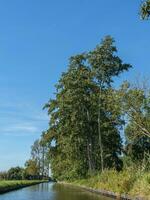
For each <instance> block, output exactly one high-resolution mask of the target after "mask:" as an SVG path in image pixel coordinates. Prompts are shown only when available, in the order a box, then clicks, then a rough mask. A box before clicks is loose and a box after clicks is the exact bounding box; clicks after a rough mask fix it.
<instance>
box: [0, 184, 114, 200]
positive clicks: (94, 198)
mask: <svg viewBox="0 0 150 200" xmlns="http://www.w3.org/2000/svg"><path fill="white" fill-rule="evenodd" d="M0 200H112V199H111V198H107V197H104V196H99V195H97V194H93V193H91V192H87V191H85V190H83V189H80V188H76V187H72V186H64V185H60V184H57V183H56V184H55V183H42V184H39V185H34V186H30V187H27V188H23V189H20V190H16V191H12V192H9V193H5V194H1V195H0Z"/></svg>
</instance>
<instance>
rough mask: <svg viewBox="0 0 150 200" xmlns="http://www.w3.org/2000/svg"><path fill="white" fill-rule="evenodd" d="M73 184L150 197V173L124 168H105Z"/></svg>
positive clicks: (117, 193)
mask: <svg viewBox="0 0 150 200" xmlns="http://www.w3.org/2000/svg"><path fill="white" fill-rule="evenodd" d="M73 184H75V185H78V186H86V187H89V188H93V189H99V190H106V191H111V192H114V193H115V194H116V195H117V196H119V195H121V194H124V195H130V196H132V197H141V198H144V199H146V200H149V199H150V173H148V172H142V171H138V170H137V171H136V170H131V169H130V170H129V169H128V170H123V171H121V172H117V171H115V170H105V171H104V172H103V173H101V174H99V175H97V176H93V177H90V178H88V179H83V180H76V181H74V182H73Z"/></svg>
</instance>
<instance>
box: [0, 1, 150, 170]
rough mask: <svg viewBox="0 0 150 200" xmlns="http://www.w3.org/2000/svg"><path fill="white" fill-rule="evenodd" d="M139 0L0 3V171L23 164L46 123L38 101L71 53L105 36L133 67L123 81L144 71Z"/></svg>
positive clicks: (149, 49)
mask: <svg viewBox="0 0 150 200" xmlns="http://www.w3.org/2000/svg"><path fill="white" fill-rule="evenodd" d="M140 2H141V1H140V0H136V1H134V0H125V1H120V0H108V1H106V0H63V1H61V0H43V1H42V0H13V1H12V0H1V1H0V94H1V95H0V170H7V169H8V168H9V167H11V166H17V165H21V166H23V164H24V162H25V160H26V159H28V158H29V155H30V146H31V144H32V143H33V141H34V140H35V139H37V138H38V137H39V136H40V134H41V132H42V131H43V130H46V128H47V126H48V117H47V114H46V111H43V110H42V107H43V105H44V103H46V102H47V101H48V100H49V98H50V97H53V93H54V91H55V90H54V84H56V82H57V80H58V78H59V76H60V74H61V73H62V72H63V71H65V70H66V68H67V63H68V58H69V57H70V56H71V55H74V54H77V53H80V52H83V51H88V50H90V49H92V48H94V47H95V45H96V44H98V43H99V42H100V41H101V39H102V38H103V37H104V36H105V35H112V36H113V37H114V38H115V40H116V45H117V47H118V50H119V51H118V54H119V55H120V57H121V58H122V59H123V60H124V61H125V62H128V63H131V64H132V65H133V67H134V68H133V69H132V70H130V72H129V73H125V74H124V75H122V77H121V78H120V80H118V81H117V84H119V83H120V82H121V81H122V80H124V79H130V80H133V79H134V77H136V76H137V74H139V73H141V74H142V75H146V76H149V74H150V65H149V63H150V60H149V59H150V56H149V55H150V21H141V20H140V19H139V16H138V12H139V5H140Z"/></svg>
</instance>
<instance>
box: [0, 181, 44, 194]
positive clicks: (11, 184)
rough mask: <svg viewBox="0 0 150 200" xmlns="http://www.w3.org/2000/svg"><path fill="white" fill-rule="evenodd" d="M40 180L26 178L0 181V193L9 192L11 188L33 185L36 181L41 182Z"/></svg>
mask: <svg viewBox="0 0 150 200" xmlns="http://www.w3.org/2000/svg"><path fill="white" fill-rule="evenodd" d="M41 182H42V181H37V180H34V181H28V180H22V181H18V180H17V181H0V194H1V193H4V192H9V191H11V190H15V189H19V188H22V187H26V186H30V185H35V184H38V183H41Z"/></svg>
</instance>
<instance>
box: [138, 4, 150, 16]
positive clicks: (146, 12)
mask: <svg viewBox="0 0 150 200" xmlns="http://www.w3.org/2000/svg"><path fill="white" fill-rule="evenodd" d="M140 11H141V17H142V19H148V18H149V16H150V0H144V2H143V3H142V5H141V10H140Z"/></svg>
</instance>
